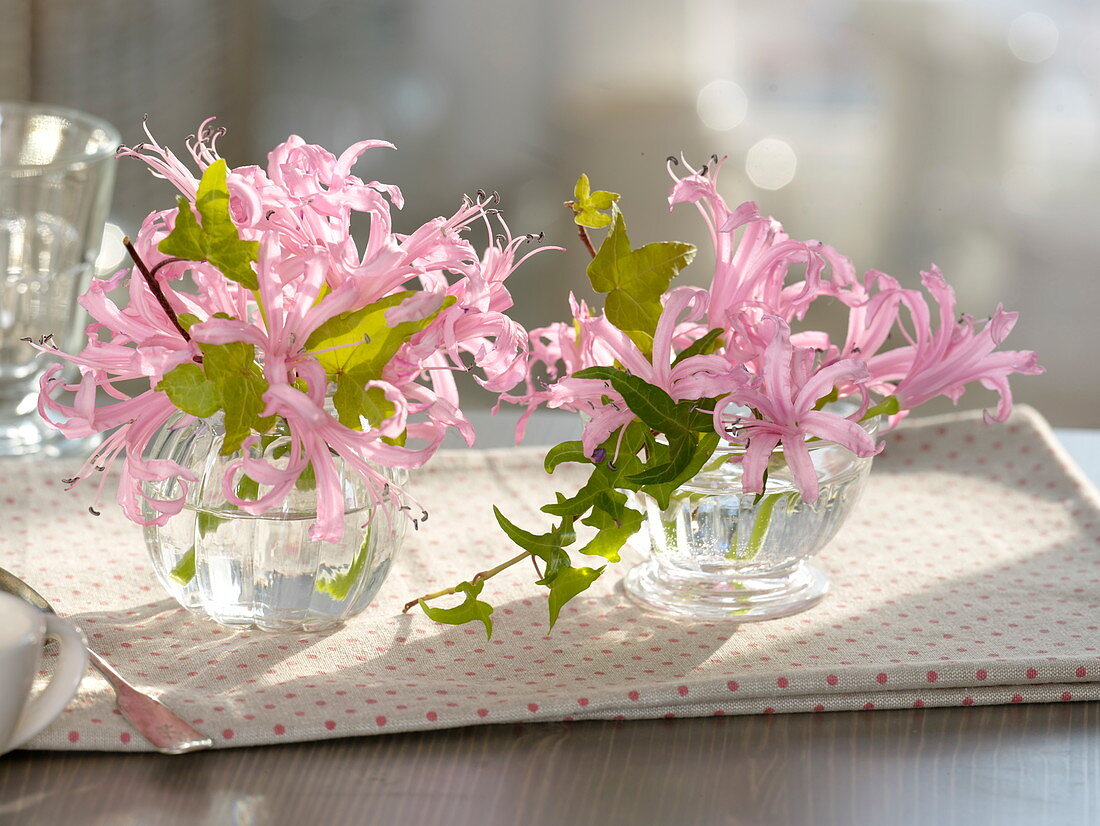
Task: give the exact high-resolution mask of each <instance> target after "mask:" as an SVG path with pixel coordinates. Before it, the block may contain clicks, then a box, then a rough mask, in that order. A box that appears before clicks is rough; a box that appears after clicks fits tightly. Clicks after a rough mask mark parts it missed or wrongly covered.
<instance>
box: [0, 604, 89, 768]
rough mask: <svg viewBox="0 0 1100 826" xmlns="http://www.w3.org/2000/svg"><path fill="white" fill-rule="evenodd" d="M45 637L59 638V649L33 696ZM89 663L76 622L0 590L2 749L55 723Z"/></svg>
mask: <svg viewBox="0 0 1100 826" xmlns="http://www.w3.org/2000/svg"><path fill="white" fill-rule="evenodd" d="M46 637H55V638H56V639H57V641H58V642H59V643H60V644H61V654H60V656H59V657H58V660H57V664H56V666H55V667H54V669H53V677H52V679H51V680H50V683H49V685H47V686H46V688H45V689H44V690H43V691H42V692H41V693H40V694H39V695H38V696H37V697H31V686H32V684H33V683H34V675H35V674H36V673H38V668H39V663H40V661H41V659H42V645H43V643H44V642H45V639H46ZM87 667H88V652H87V651H86V650H85V648H84V636H83V635H82V634H81V633H80V632H79V631H78V630H77V629H76V628H75V627H74V626H72V625H70V624H69V623H67V622H66V621H65V620H63V619H61V617H59V616H57V615H55V614H47V613H44V612H42V611H39V610H38V609H37V608H35V607H33V606H31V605H28V604H27V603H25V602H23V600H21V599H19V598H18V597H14V596H12V595H11V594H3V593H0V754H3V753H4V752H6V751H10V750H11V749H14V748H18V747H19V746H21V745H23V744H24V743H25V742H27V741H28V740H30V739H31V738H32V737H34V735H36V734H38V732H40V731H42V729H44V728H45V727H46V726H48V725H49V724H50V723H51V722H53V720H54V718H55V717H57V715H59V714H60V713H61V712H62V711H63V710H64V709H65V706H67V705H68V704H69V701H70V700H72V698H73V697H74V696H75V695H76V690H77V689H78V688H79V687H80V680H81V678H82V677H83V676H84V670H85V669H86V668H87Z"/></svg>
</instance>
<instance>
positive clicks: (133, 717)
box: [88, 651, 214, 754]
mask: <svg viewBox="0 0 1100 826" xmlns="http://www.w3.org/2000/svg"><path fill="white" fill-rule="evenodd" d="M88 659H89V660H90V661H91V663H92V665H93V666H94V667H95V668H96V670H97V671H99V673H100V674H102V675H103V676H104V677H106V678H107V682H109V683H110V684H111V687H112V688H114V690H115V695H116V697H117V702H118V710H119V711H121V712H122V716H123V717H125V718H126V719H127V720H129V721H130V724H131V725H133V727H134V728H135V729H137V730H138V733H139V734H140V735H141V736H142V737H144V738H145V739H146V740H148V741H149V742H150V743H152V744H153V745H154V746H155V747H156V749H157V751H159V752H162V753H164V754H185V753H187V752H189V751H199V750H200V749H208V748H210V747H211V746H212V745H214V743H213V741H212V740H211V739H210V738H209V737H206V736H205V735H203V734H202V733H200V732H198V731H196V730H195V729H194V728H192V727H191V725H190V724H188V723H187V722H186V721H185V720H183V719H182V718H180V716H179V715H177V714H176V713H175V712H173V711H172V710H171V709H169V708H168V707H167V706H165V705H163V704H162V703H160V702H158V701H157V700H154V699H153V698H152V697H150V696H148V695H147V694H142V693H141V692H140V691H138V690H137V689H136V688H134V687H133V686H132V685H130V684H129V683H128V682H126V680H125V679H123V677H122V675H120V674H119V673H118V672H117V671H115V670H114V668H112V667H111V666H110V664H109V663H108V662H107V661H106V660H104V659H103V658H102V657H100V656H99V655H98V654H96V653H95V652H94V651H88Z"/></svg>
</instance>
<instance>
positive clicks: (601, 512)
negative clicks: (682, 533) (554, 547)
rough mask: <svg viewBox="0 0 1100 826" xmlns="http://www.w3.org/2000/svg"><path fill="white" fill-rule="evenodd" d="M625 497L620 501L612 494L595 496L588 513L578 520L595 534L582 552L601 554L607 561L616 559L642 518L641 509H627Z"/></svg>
mask: <svg viewBox="0 0 1100 826" xmlns="http://www.w3.org/2000/svg"><path fill="white" fill-rule="evenodd" d="M620 495H621V494H620ZM625 500H626V497H625V496H622V499H621V500H620V499H619V498H618V497H612V496H600V497H597V499H596V502H595V503H594V505H593V507H592V513H591V515H590V516H589V517H588V518H587V519H582V520H581V522H582V524H585V525H588V526H590V527H593V528H595V529H596V530H597V531H598V533H597V534H596V535H595V536H594V537H593V538H592V539H591V541H589V543H588V544H587V545H585V546H584V547H583V548H581V549H580V552H581V553H582V554H589V555H592V556H602V557H604V558H605V559H606V560H607V561H608V562H618V561H619V559H620V557H619V551H620V550H622V547H623V545H625V544H626V541H627V540H628V539H630V537H632V536H634V534H636V533H637V532H638V530H639V529H640V528H641V527H642V522H643V521H644V520H645V517H644V516H643V515H642V514H641V513H640V512H638V511H636V510H634V509H633V508H628V507H627V506H626V505H625Z"/></svg>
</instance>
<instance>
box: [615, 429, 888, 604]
mask: <svg viewBox="0 0 1100 826" xmlns="http://www.w3.org/2000/svg"><path fill="white" fill-rule="evenodd" d="M877 424H878V423H877V421H870V422H865V423H864V426H865V427H866V429H867V430H868V432H871V433H873V432H874V431H875V430H876V429H877ZM806 447H807V448H808V449H809V452H810V457H811V459H812V460H813V466H814V470H815V471H816V472H817V480H818V484H819V485H820V495H819V496H818V499H817V501H816V502H814V503H813V504H812V505H811V504H808V503H807V502H806V501H805V500H804V499H803V498H802V495H801V494H800V493H799V492H798V489H797V488H796V487H795V485H794V480H793V478H792V476H791V472H790V468H789V467H788V466H787V463H786V461H785V460H784V459H783V451H782V448H778V449H777V450H776V451H775V453H773V455H772V461H771V462H770V463H769V468H768V476H767V483H766V485H765V490H764V493H763V494H762V495H756V494H751V493H742V492H741V464H740V461H739V459H740V456H741V452H742V451H741V449H740V448H737V447H734V446H731V445H722V446H720V447H719V448H718V449H717V450H716V451H715V452H714V456H713V458H712V459H711V460H710V461H709V462H707V464H706V465H704V466H703V469H702V470H701V471H700V472H699V473H698V474H697V475H696V476H695V477H694V478H693V479H692V480H691V481H690V482H688V483H687V484H685V485H682V486H681V487H680V488H679V489H677V490H676V491H675V492H674V493H673V494H672V496H671V498H670V501H669V506H668V507H667V508H665V509H663V510H662V509H661V508H660V507H659V505H658V503H657V502H656V500H654V499H653V498H652V497H650V496H647V495H644V494H639V495H636V497H635V503H636V506H639V507H640V508H641V509H642V510H643V512H644V514H645V523H644V525H643V527H642V530H641V532H640V533H639V535H638V536H639V537H640V538H641V539H642V544H643V546H644V545H645V542H646V540H647V539H648V544H649V552H650V557H649V559H648V560H647V561H645V562H643V563H641V564H640V565H638V566H636V567H634V568H633V569H631V570H630V571H629V572H628V573H627V575H626V577H625V579H624V581H623V586H624V588H625V590H626V593H627V595H628V596H629V597H630V598H631V599H632V600H633V601H634V602H636V603H638V604H640V605H641V606H643V607H644V608H647V609H650V610H655V611H658V612H661V613H665V614H672V615H676V616H680V617H694V618H697V619H732V620H736V621H738V622H754V621H760V620H769V619H776V618H778V617H785V616H789V615H791V614H797V613H799V612H800V611H805V610H806V609H807V608H810V607H812V606H813V605H815V604H816V603H818V602H819V601H820V600H821V598H822V597H824V596H825V594H826V593H827V592H828V590H829V580H828V578H827V577H826V576H825V574H824V573H822V572H821V571H820V570H818V569H817V568H815V567H814V566H812V565H810V564H808V563H807V562H806V560H807V559H809V558H810V557H812V556H813V555H814V554H816V553H817V552H818V551H820V550H821V549H822V548H824V547H825V546H826V545H827V544H828V543H829V542H830V541H831V540H832V539H833V537H834V536H835V535H836V533H837V531H838V530H840V526H841V525H843V524H844V521H845V520H846V519H847V518H848V516H849V514H851V512H852V509H853V508H854V507H855V505H856V502H858V501H859V497H860V494H861V493H862V492H863V486H864V482H865V481H866V479H867V475H868V474H869V473H870V471H871V459H870V458H867V459H861V458H859V457H858V456H856V455H855V454H853V453H852V452H851V451H849V450H847V449H846V448H843V447H841V446H839V445H836V444H833V443H832V442H823V441H811V442H808V443H807V445H806Z"/></svg>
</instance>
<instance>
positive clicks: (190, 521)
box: [145, 416, 409, 631]
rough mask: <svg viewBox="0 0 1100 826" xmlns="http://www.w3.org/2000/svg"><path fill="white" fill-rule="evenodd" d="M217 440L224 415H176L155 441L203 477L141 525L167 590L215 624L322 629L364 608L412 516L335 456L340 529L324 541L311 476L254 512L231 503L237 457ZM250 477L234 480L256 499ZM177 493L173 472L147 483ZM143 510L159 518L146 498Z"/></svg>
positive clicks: (280, 442)
mask: <svg viewBox="0 0 1100 826" xmlns="http://www.w3.org/2000/svg"><path fill="white" fill-rule="evenodd" d="M285 441H286V440H285V438H278V439H275V440H273V441H271V442H270V444H269V445H268V446H267V449H266V450H265V454H264V455H265V456H268V457H270V456H271V455H274V456H279V455H281V453H283V451H281V448H282V447H283V446H284V445H285ZM221 444H222V425H221V421H220V419H219V418H216V417H215V418H213V419H191V418H190V417H182V416H180V417H177V418H176V419H175V420H173V421H171V422H169V424H168V425H166V426H165V427H164V428H162V430H161V432H160V433H159V434H158V435H157V437H155V438H154V440H153V442H152V443H151V445H150V452H151V454H152V455H155V456H158V457H160V458H165V459H170V460H171V461H173V462H175V463H177V464H179V465H181V466H183V467H185V468H189V469H190V470H191V471H192V472H193V473H194V476H195V478H196V479H197V481H196V482H195V483H193V484H191V485H190V486H189V488H188V489H187V495H186V498H185V502H184V507H183V510H181V511H180V512H179V513H177V514H175V515H174V516H172V517H171V518H169V519H167V520H165V523H164V524H163V525H149V526H148V527H146V528H145V544H146V546H147V548H148V550H149V555H150V558H151V560H152V563H153V570H154V571H155V572H156V575H157V577H158V579H160V581H161V584H162V585H164V587H165V588H166V589H167V591H168V593H169V594H171V596H173V597H174V598H175V599H176V600H177V601H178V602H179V603H180V604H181V605H183V606H184V607H185V608H187V609H188V610H191V611H193V612H195V613H197V614H200V615H203V616H206V617H209V618H210V619H212V620H214V621H215V622H219V623H222V624H223V625H228V626H233V627H239V628H259V629H262V630H267V631H323V630H327V629H331V628H334V627H336V626H339V625H340V624H342V623H343V622H345V621H346V620H347V619H349V618H351V617H353V616H355V615H356V614H358V613H360V612H361V611H362V610H363V609H364V608H366V606H367V605H368V604H369V603H370V602H371V600H372V599H373V598H374V596H375V595H376V594H377V593H378V589H379V588H380V587H381V585H382V582H383V580H384V579H385V578H386V575H387V574H388V573H389V571H390V567H391V566H392V564H393V562H394V560H395V558H396V556H397V553H398V551H399V549H400V547H401V543H402V541H403V539H404V536H405V531H406V526H407V524H408V521H409V520H408V519H407V517H406V515H405V514H404V513H402V512H401V510H400V509H399V507H398V503H396V502H392V501H387V502H385V503H383V504H381V505H379V504H376V503H375V500H374V495H373V493H372V491H371V489H370V487H369V486H368V485H367V483H366V482H365V481H364V480H363V479H362V477H360V476H359V475H358V474H357V473H355V472H353V471H351V470H350V469H349V468H347V467H346V466H345V465H344V463H343V462H342V461H338V462H336V469H337V475H338V477H339V484H340V490H341V492H342V495H343V505H344V532H343V537H342V538H341V539H340V540H339V541H337V542H318V541H316V540H314V539H312V538H311V537H310V531H311V529H312V528H313V526H314V524H315V523H316V505H317V502H316V492H315V490H314V489H313V487H312V485H311V484H300V485H299V486H296V487H295V488H294V489H293V490H292V491H291V492H290V494H289V495H288V497H287V498H286V499H285V500H284V501H283V502H282V503H281V504H280V505H279V506H278V507H276V508H274V509H272V510H269V511H267V512H265V513H262V514H258V515H253V514H248V513H244V512H243V511H240V510H237V509H236V508H235V507H233V506H232V505H230V504H229V503H227V502H226V501H225V494H224V492H223V490H222V479H223V476H224V472H225V468H226V463H228V462H231V461H233V459H234V456H232V455H230V456H222V455H221V453H220V447H221ZM273 461H279V460H278V459H274V460H273ZM378 471H379V473H380V474H381V475H382V476H383V477H384V478H385V479H388V480H389V482H390V483H391V484H393V485H395V486H399V487H404V486H405V485H406V484H407V481H408V473H407V472H406V471H404V470H392V469H386V468H378ZM299 481H300V482H301V481H302V480H299ZM238 484H239V485H243V484H246V483H245V481H244V480H243V478H242V480H241V482H239V483H238ZM252 484H253V485H254V486H255V487H254V489H253V490H251V491H250V492H248V493H247V495H246V494H245V492H244V491H243V490H242V488H241V487H240V486H238V490H237V492H238V496H242V497H243V498H246V499H256V498H258V496H259V495H261V494H262V493H263V492H264V489H262V488H261V487H259V486H256V485H255V483H252ZM181 491H182V488H181V486H180V480H179V479H178V478H176V477H172V478H169V479H166V480H162V481H159V482H155V483H147V484H146V486H145V492H146V495H148V496H150V497H152V498H153V499H154V500H162V501H164V500H167V501H171V500H174V499H177V498H178V497H179V496H180V494H181ZM145 515H146V518H147V519H149V520H150V521H152V520H153V519H154V518H155V517H156V516H157V514H156V513H155V512H154V511H153V510H152V509H151V507H150V506H149V505H148V503H147V504H146V514H145Z"/></svg>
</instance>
